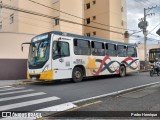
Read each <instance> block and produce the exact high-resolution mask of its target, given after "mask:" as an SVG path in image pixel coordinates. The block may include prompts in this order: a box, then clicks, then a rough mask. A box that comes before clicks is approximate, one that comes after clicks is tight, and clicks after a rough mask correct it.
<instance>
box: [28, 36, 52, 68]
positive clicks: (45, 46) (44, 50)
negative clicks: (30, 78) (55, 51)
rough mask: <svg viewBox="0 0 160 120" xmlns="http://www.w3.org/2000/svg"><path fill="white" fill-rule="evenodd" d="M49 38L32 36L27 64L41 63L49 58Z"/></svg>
mask: <svg viewBox="0 0 160 120" xmlns="http://www.w3.org/2000/svg"><path fill="white" fill-rule="evenodd" d="M49 50H50V39H49V38H48V37H46V38H45V39H44V38H43V37H42V38H41V37H39V38H34V39H33V40H32V44H31V45H30V51H29V60H28V62H29V65H31V66H32V65H33V66H36V65H42V64H45V62H47V61H48V59H49Z"/></svg>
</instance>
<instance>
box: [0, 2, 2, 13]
mask: <svg viewBox="0 0 160 120" xmlns="http://www.w3.org/2000/svg"><path fill="white" fill-rule="evenodd" d="M0 4H2V1H0ZM1 11H2V6H1V5H0V14H1Z"/></svg>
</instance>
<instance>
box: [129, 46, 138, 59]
mask: <svg viewBox="0 0 160 120" xmlns="http://www.w3.org/2000/svg"><path fill="white" fill-rule="evenodd" d="M127 56H128V57H137V51H136V48H135V47H128V49H127Z"/></svg>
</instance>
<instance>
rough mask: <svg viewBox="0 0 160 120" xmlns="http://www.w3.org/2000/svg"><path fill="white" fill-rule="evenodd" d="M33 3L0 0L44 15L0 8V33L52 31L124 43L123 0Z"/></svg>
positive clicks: (124, 11) (124, 16)
mask: <svg viewBox="0 0 160 120" xmlns="http://www.w3.org/2000/svg"><path fill="white" fill-rule="evenodd" d="M34 1H35V2H33V1H29V0H0V2H1V3H2V4H6V5H10V6H14V7H17V8H20V9H25V10H29V11H33V12H34V13H35V12H36V13H41V14H43V15H46V16H47V17H42V16H41V15H40V16H39V15H33V14H28V13H24V12H19V11H16V10H9V9H5V8H0V31H1V32H17V33H28V34H40V33H44V32H48V31H53V30H55V31H63V32H69V33H74V34H80V35H86V36H92V37H98V38H105V39H111V40H115V41H121V42H128V40H127V39H125V38H124V35H123V34H124V32H125V31H126V28H127V22H126V21H127V17H126V2H125V0H78V1H76V0H69V2H68V1H67V0H45V1H44V0H34ZM71 3H72V4H71ZM48 17H49V18H48ZM88 26H91V27H88Z"/></svg>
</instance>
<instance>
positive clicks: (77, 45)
mask: <svg viewBox="0 0 160 120" xmlns="http://www.w3.org/2000/svg"><path fill="white" fill-rule="evenodd" d="M74 53H75V55H90V54H91V49H90V41H87V40H80V39H75V40H74Z"/></svg>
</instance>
